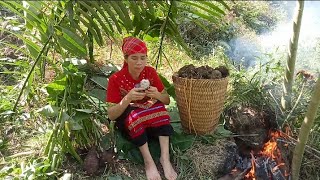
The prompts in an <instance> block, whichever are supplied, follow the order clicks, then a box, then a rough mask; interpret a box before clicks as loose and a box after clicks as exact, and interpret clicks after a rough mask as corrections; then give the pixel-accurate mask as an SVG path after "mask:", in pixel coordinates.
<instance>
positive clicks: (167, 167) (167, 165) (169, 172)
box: [160, 158, 178, 180]
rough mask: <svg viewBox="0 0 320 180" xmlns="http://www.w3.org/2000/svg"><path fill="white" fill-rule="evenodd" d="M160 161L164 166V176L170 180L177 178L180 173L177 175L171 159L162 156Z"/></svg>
mask: <svg viewBox="0 0 320 180" xmlns="http://www.w3.org/2000/svg"><path fill="white" fill-rule="evenodd" d="M160 163H161V165H162V167H163V171H164V176H165V177H166V178H167V179H168V180H175V179H177V176H178V175H177V173H176V171H175V170H174V169H173V167H172V164H171V162H170V159H164V158H160Z"/></svg>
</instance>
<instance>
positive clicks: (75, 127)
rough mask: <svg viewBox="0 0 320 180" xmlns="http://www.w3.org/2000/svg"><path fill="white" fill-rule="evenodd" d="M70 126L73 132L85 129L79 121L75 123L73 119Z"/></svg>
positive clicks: (70, 120)
mask: <svg viewBox="0 0 320 180" xmlns="http://www.w3.org/2000/svg"><path fill="white" fill-rule="evenodd" d="M69 125H70V129H71V130H73V131H78V130H81V129H83V127H82V126H81V125H80V124H79V123H78V122H77V121H75V120H74V119H73V118H70V119H69Z"/></svg>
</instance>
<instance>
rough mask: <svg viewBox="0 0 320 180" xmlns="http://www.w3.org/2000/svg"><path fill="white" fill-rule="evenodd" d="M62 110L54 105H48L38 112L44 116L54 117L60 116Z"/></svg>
mask: <svg viewBox="0 0 320 180" xmlns="http://www.w3.org/2000/svg"><path fill="white" fill-rule="evenodd" d="M59 111H60V108H59V107H56V106H52V105H46V106H44V107H42V108H40V109H38V110H37V111H36V112H37V113H40V114H42V115H44V116H48V117H52V116H57V115H58V114H59Z"/></svg>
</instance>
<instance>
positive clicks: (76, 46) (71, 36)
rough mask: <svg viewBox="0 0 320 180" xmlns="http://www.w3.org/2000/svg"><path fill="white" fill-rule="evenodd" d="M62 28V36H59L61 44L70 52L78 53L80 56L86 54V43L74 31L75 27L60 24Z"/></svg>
mask: <svg viewBox="0 0 320 180" xmlns="http://www.w3.org/2000/svg"><path fill="white" fill-rule="evenodd" d="M59 27H60V28H61V30H62V33H63V35H62V37H61V36H58V37H59V40H60V41H62V44H61V46H62V47H64V48H65V49H67V50H70V51H71V53H73V54H75V55H78V56H80V57H83V56H86V54H87V49H86V45H85V43H84V42H83V40H82V38H81V37H80V36H79V35H78V34H77V33H76V32H75V29H67V28H64V27H62V26H59Z"/></svg>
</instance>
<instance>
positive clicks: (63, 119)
mask: <svg viewBox="0 0 320 180" xmlns="http://www.w3.org/2000/svg"><path fill="white" fill-rule="evenodd" d="M69 119H70V116H69V115H68V114H67V113H66V112H65V111H63V112H62V115H61V122H64V121H68V120H69Z"/></svg>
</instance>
